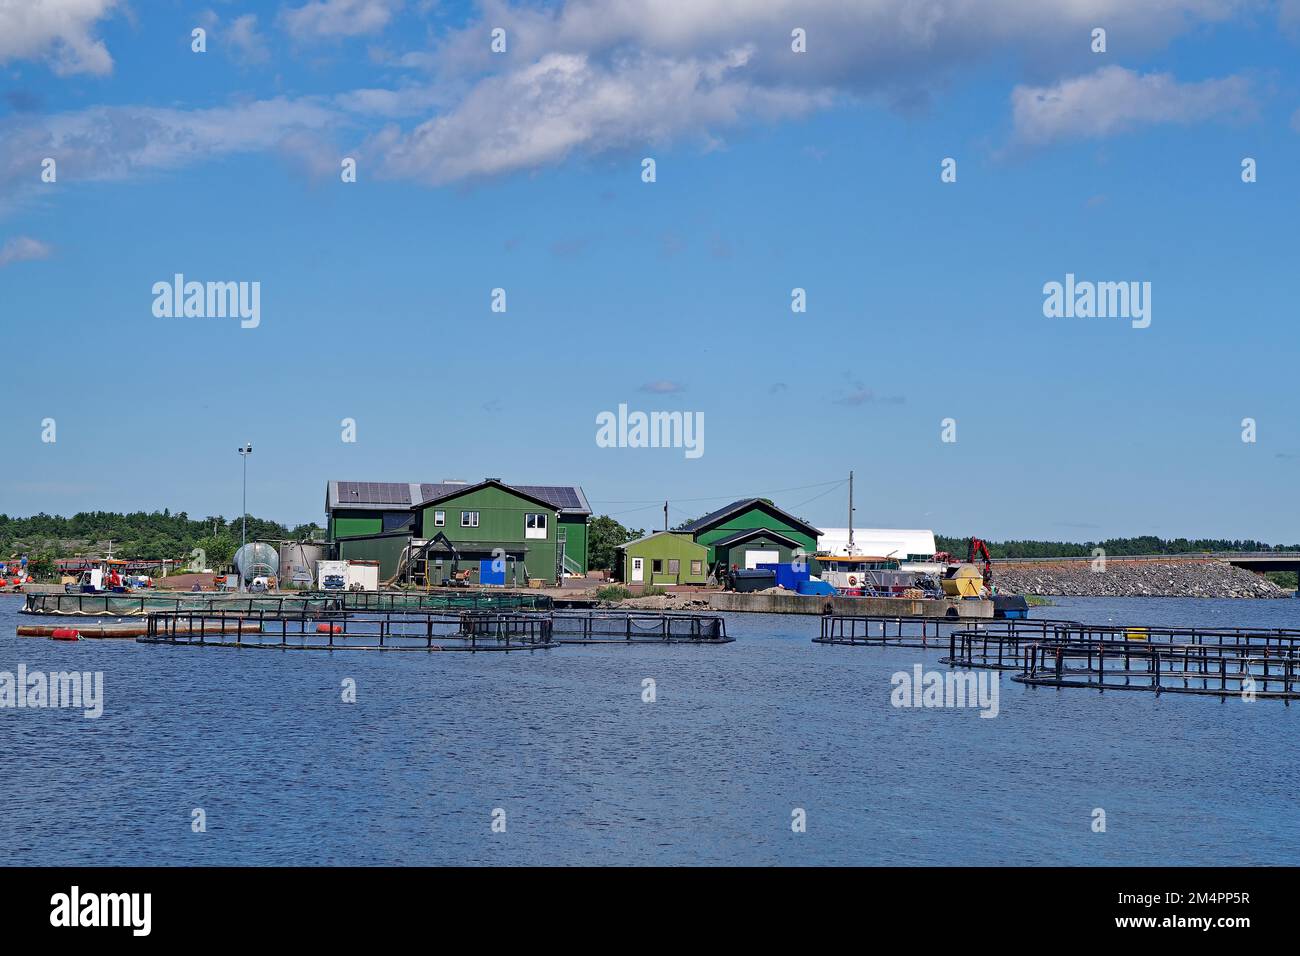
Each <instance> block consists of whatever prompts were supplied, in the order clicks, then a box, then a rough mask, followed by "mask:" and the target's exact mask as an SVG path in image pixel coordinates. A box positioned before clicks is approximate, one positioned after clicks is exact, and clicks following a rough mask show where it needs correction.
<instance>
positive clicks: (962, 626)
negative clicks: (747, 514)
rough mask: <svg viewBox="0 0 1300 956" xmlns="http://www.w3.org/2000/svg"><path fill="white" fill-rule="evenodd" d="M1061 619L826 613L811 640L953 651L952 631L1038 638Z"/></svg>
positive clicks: (827, 642)
mask: <svg viewBox="0 0 1300 956" xmlns="http://www.w3.org/2000/svg"><path fill="white" fill-rule="evenodd" d="M1063 623H1070V622H1064V621H1052V620H1046V619H1042V620H1038V619H1032V618H1014V619H1001V618H998V619H993V618H984V619H980V620H978V621H973V620H972V619H970V618H948V617H903V616H885V615H874V614H861V615H858V614H854V615H848V614H827V615H823V617H822V618H821V633H820V634H819V635H818V636H817V637H814V638H813V639H812V640H813V643H814V644H845V645H849V646H853V647H915V648H922V649H932V648H933V649H939V650H943V649H947V650H948V651H949V653H950V654H951V653H953V651H954V649H955V646H956V645H955V643H954V641H953V635H954V634H957V633H960V632H962V631H969V632H972V633H976V632H988V633H990V634H1000V635H1023V636H1024V637H1026V638H1034V639H1041V638H1042V637H1043V635H1044V634H1047V633H1050V632H1051V630H1052V628H1053V627H1054V626H1055V625H1057V624H1063Z"/></svg>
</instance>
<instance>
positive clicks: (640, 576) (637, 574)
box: [632, 558, 645, 584]
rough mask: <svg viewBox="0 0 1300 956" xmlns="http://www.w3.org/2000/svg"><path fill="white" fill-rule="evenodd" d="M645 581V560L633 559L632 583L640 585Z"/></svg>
mask: <svg viewBox="0 0 1300 956" xmlns="http://www.w3.org/2000/svg"><path fill="white" fill-rule="evenodd" d="M644 580H645V558H633V559H632V583H633V584H640V583H641V582H642V581H644Z"/></svg>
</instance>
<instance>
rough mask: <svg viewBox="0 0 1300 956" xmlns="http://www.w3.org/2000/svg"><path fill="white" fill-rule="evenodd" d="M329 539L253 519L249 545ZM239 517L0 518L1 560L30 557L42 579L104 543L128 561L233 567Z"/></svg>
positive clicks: (314, 529) (313, 528)
mask: <svg viewBox="0 0 1300 956" xmlns="http://www.w3.org/2000/svg"><path fill="white" fill-rule="evenodd" d="M322 534H323V531H322V529H321V528H320V527H319V526H318V525H316V524H314V523H312V524H300V525H295V526H293V527H288V526H287V525H283V524H280V523H279V522H278V521H270V520H267V519H265V518H257V517H254V516H253V515H249V516H248V540H249V541H258V540H261V541H278V540H285V539H288V540H293V541H301V540H303V539H305V538H308V537H312V536H320V535H322ZM239 537H240V519H239V517H234V518H230V519H227V518H224V517H222V516H221V515H209V516H207V517H205V518H191V517H190V516H189V515H188V514H186V513H185V512H183V511H179V512H176V513H174V514H173V513H172V512H171V511H170V510H167V509H164V510H163V511H152V512H146V511H136V512H132V513H130V514H119V513H117V512H113V511H82V512H79V513H77V514H75V515H73V516H72V517H70V518H65V517H63V516H61V515H48V514H38V515H32V516H31V517H30V518H15V517H10V516H9V515H4V514H0V558H17V557H20V556H22V555H27V556H28V559H29V563H30V564H31V565H32V566H33V567H34V568H35V572H36V573H38V574H41V573H48V572H49V571H52V570H53V562H54V561H55V560H56V559H58V558H72V557H76V556H78V555H82V556H101V550H102V549H101V544H100V543H101V542H105V543H106V542H108V541H112V542H113V554H114V555H117V556H121V557H123V558H140V559H146V560H162V559H172V560H177V561H182V562H184V561H189V559H190V554H191V553H192V552H193V551H194V549H195V548H199V549H202V550H203V551H204V552H205V553H206V554H207V559H208V565H209V566H210V567H214V568H216V567H222V566H224V565H226V564H229V562H230V561H231V559H232V558H233V557H234V555H235V550H236V549H237V548H238V547H239Z"/></svg>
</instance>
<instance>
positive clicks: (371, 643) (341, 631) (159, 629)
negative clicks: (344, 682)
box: [136, 611, 558, 652]
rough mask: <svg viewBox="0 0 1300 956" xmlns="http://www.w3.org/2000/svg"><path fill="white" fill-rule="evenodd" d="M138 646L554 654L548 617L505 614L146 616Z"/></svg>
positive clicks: (169, 613)
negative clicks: (546, 652)
mask: <svg viewBox="0 0 1300 956" xmlns="http://www.w3.org/2000/svg"><path fill="white" fill-rule="evenodd" d="M250 626H251V627H250ZM136 640H137V641H139V642H140V643H142V644H170V645H173V646H175V645H182V644H183V645H189V646H194V647H236V648H257V649H267V650H283V651H291V650H301V651H470V652H476V651H535V650H544V649H548V648H553V647H557V646H558V645H557V643H556V642H555V641H554V640H553V639H552V636H551V620H550V616H549V615H546V614H535V613H527V612H522V613H516V612H509V611H503V612H494V611H460V612H457V611H328V612H324V613H318V614H317V613H306V612H303V613H298V614H290V613H284V614H270V613H267V612H265V611H256V612H253V613H242V612H230V611H219V612H207V613H205V612H193V611H160V612H155V613H152V614H150V615H149V618H148V628H147V633H146V634H145V636H143V637H139V638H136Z"/></svg>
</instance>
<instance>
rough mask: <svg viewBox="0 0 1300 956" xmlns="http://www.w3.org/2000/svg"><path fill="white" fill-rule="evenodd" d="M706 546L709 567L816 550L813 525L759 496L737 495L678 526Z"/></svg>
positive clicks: (809, 553)
mask: <svg viewBox="0 0 1300 956" xmlns="http://www.w3.org/2000/svg"><path fill="white" fill-rule="evenodd" d="M678 530H679V531H682V532H684V533H686V534H689V535H690V536H691V537H692V538H693V539H694V540H695V542H696V544H701V545H704V546H705V547H706V548H707V549H708V554H709V557H708V562H709V567H710V568H711V569H717V568H730V567H731V566H732V565H735V566H736V567H739V568H754V567H757V566H758V565H760V564H776V563H787V562H789V561H791V560H792V559H793V558H794V557H795V554H796V552H802V553H803V554H804V555H806V556H809V557H811V556H812V555H813V554H814V553H815V552H816V551H817V537H818V535H820V534H821V532H820V531H818V530H817V529H816V528H814V527H813V526H812V525H810V524H809V523H808V522H806V521H804V520H802V519H801V518H796V517H795V516H794V515H792V514H790V513H789V512H788V511H783V510H781V509H780V508H778V507H777V506H776V505H774V504H772V502H770V501H767V500H766V499H763V498H741V499H740V500H739V501H733V502H732V503H731V504H729V505H727V506H726V507H724V508H719V509H718V510H717V511H713V512H710V513H709V514H706V515H704V516H703V517H701V518H696V519H695V520H694V521H690V522H688V523H686V524H684V525H682V527H681V528H679V529H678Z"/></svg>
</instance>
